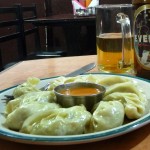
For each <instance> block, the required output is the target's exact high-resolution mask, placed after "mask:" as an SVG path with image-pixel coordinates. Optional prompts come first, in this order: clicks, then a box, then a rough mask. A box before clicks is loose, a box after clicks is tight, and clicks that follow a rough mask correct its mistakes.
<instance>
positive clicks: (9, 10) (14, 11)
mask: <svg viewBox="0 0 150 150" xmlns="http://www.w3.org/2000/svg"><path fill="white" fill-rule="evenodd" d="M18 12H19V7H18V6H13V7H0V15H1V16H2V15H3V16H5V15H6V19H4V18H5V17H2V18H3V19H2V20H1V21H0V28H1V34H2V32H3V31H5V33H3V34H2V35H0V43H1V44H2V43H5V44H7V42H10V41H12V40H15V41H16V43H17V44H16V45H17V52H16V53H17V56H16V58H15V60H13V61H12V62H8V64H9V65H10V64H11V65H12V64H14V61H20V60H22V59H24V51H25V47H24V43H23V39H22V35H21V26H20V14H19V13H18ZM9 16H11V17H9ZM12 16H13V17H12ZM7 17H8V18H9V19H7ZM11 28H12V29H13V30H11V32H10V30H8V29H11ZM6 50H7V52H5V53H7V55H10V50H11V44H10V45H8V48H7V49H6ZM5 68H6V65H5V64H4V63H3V56H2V48H1V47H0V69H1V70H2V69H5Z"/></svg>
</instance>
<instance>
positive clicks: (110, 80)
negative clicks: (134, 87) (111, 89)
mask: <svg viewBox="0 0 150 150" xmlns="http://www.w3.org/2000/svg"><path fill="white" fill-rule="evenodd" d="M128 81H130V79H127V78H122V77H119V76H110V77H105V78H102V79H100V81H99V82H98V83H99V84H102V85H104V86H111V85H114V84H117V83H124V82H128Z"/></svg>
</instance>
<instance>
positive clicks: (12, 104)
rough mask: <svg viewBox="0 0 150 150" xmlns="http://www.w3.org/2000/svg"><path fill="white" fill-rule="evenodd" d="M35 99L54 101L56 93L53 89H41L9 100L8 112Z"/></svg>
mask: <svg viewBox="0 0 150 150" xmlns="http://www.w3.org/2000/svg"><path fill="white" fill-rule="evenodd" d="M34 101H38V102H50V103H53V102H55V94H54V92H52V91H39V92H30V93H26V94H24V95H22V96H20V97H18V98H16V99H14V100H11V101H9V103H8V104H7V105H6V114H9V113H11V112H12V111H14V110H15V109H16V108H17V107H19V106H21V105H26V104H28V103H32V102H34Z"/></svg>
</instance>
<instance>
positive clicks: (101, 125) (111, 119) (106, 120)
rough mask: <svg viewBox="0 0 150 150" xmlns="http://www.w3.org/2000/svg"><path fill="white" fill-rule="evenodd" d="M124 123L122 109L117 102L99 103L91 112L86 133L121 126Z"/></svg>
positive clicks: (120, 104)
mask: <svg viewBox="0 0 150 150" xmlns="http://www.w3.org/2000/svg"><path fill="white" fill-rule="evenodd" d="M123 121H124V107H123V105H122V103H121V102H119V101H108V102H107V101H100V103H99V104H98V106H97V108H96V110H95V111H94V112H93V115H92V118H91V121H90V124H89V126H87V128H86V132H97V131H103V130H107V129H111V128H115V127H118V126H121V125H122V124H123Z"/></svg>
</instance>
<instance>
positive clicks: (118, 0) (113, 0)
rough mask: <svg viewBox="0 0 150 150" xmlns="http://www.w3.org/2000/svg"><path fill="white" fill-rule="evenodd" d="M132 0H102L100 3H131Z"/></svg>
mask: <svg viewBox="0 0 150 150" xmlns="http://www.w3.org/2000/svg"><path fill="white" fill-rule="evenodd" d="M129 3H132V0H100V4H129Z"/></svg>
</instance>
